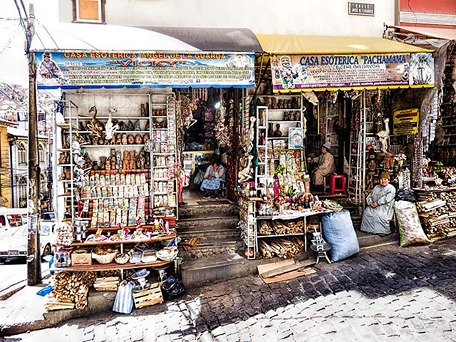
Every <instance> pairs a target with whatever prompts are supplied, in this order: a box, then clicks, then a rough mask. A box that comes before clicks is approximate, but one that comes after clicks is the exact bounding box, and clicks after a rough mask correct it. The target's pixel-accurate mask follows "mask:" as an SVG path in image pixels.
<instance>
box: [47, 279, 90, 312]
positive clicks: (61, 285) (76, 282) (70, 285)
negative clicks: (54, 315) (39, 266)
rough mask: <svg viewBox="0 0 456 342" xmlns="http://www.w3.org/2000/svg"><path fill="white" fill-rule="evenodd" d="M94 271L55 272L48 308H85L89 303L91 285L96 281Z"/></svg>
mask: <svg viewBox="0 0 456 342" xmlns="http://www.w3.org/2000/svg"><path fill="white" fill-rule="evenodd" d="M95 279H96V275H95V273H94V272H60V273H56V274H55V280H54V289H53V290H52V292H51V294H50V295H49V302H48V305H47V306H46V308H47V309H48V310H56V309H68V308H70V306H71V304H73V305H74V307H75V308H76V309H84V308H85V307H86V306H87V303H88V293H89V289H90V287H91V286H92V285H93V283H94V282H95Z"/></svg>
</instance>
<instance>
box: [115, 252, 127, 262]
mask: <svg viewBox="0 0 456 342" xmlns="http://www.w3.org/2000/svg"><path fill="white" fill-rule="evenodd" d="M129 259H130V256H129V255H128V254H127V253H117V255H116V258H115V260H116V262H117V263H118V264H126V263H127V262H128V260H129Z"/></svg>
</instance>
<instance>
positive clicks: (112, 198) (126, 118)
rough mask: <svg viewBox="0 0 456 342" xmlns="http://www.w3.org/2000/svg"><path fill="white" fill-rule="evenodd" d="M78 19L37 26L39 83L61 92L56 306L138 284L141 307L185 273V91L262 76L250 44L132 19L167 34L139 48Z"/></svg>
mask: <svg viewBox="0 0 456 342" xmlns="http://www.w3.org/2000/svg"><path fill="white" fill-rule="evenodd" d="M78 26H80V30H79V31H78V30H77V29H76V32H73V33H71V32H70V31H71V30H74V29H75V28H74V26H73V27H70V26H68V27H66V28H61V29H62V30H63V31H59V33H58V34H57V33H56V32H57V31H53V30H42V31H39V32H38V35H39V36H40V40H39V42H38V43H36V46H35V47H34V60H35V62H36V64H37V70H38V75H37V80H36V82H37V85H38V89H60V90H61V91H62V98H61V101H58V103H56V112H55V131H54V136H53V141H54V153H53V155H54V160H53V164H54V179H55V183H56V184H55V186H54V198H53V201H54V208H55V211H56V214H57V217H58V219H59V223H58V224H57V226H58V228H57V229H56V231H57V242H56V251H55V270H56V272H57V273H56V277H55V283H54V291H53V292H52V297H51V298H52V299H51V302H52V305H50V306H49V310H51V309H59V308H69V307H72V305H73V306H75V307H76V308H79V309H81V308H84V307H85V306H86V304H87V296H88V294H89V292H90V290H92V289H93V287H92V285H93V286H94V287H95V289H96V290H98V291H100V290H101V291H118V294H119V293H120V292H121V290H122V291H130V292H133V293H134V294H135V295H134V296H133V297H134V298H135V300H136V299H137V302H136V301H135V305H136V307H142V306H144V305H145V304H144V303H150V304H154V303H158V302H160V300H159V298H161V292H160V288H161V289H164V287H163V286H165V285H166V284H167V283H166V282H165V281H166V280H167V279H168V280H169V279H171V277H170V276H171V275H172V276H178V274H177V273H176V270H177V269H178V266H179V265H178V260H179V258H178V256H177V254H178V248H177V244H178V239H177V236H178V229H177V220H178V213H179V202H180V195H181V194H180V190H181V188H180V181H181V179H180V177H181V176H182V173H181V171H182V159H183V158H182V154H181V152H182V150H183V145H182V144H181V142H182V136H181V135H180V134H181V130H182V129H183V128H185V126H187V125H188V124H189V122H188V120H190V119H191V115H192V111H191V109H190V111H187V112H186V110H188V109H189V107H188V105H189V103H190V102H192V101H193V100H194V99H193V98H190V101H186V100H185V98H184V97H185V96H184V94H183V91H182V90H185V89H189V88H190V87H194V88H198V89H199V91H198V92H193V91H190V92H189V93H190V94H199V95H202V94H204V93H205V91H206V92H207V90H204V89H207V88H210V87H218V88H220V89H223V88H236V89H240V94H241V97H242V89H244V88H248V87H252V86H253V85H254V76H253V52H251V51H250V52H249V51H247V52H246V51H242V52H213V50H212V51H211V52H205V51H201V50H199V49H198V48H195V47H193V46H191V45H189V44H187V43H184V42H182V41H179V40H176V39H174V38H169V40H166V39H165V38H166V36H163V35H162V34H158V33H156V32H148V31H147V30H141V29H133V28H126V31H125V32H131V33H135V32H136V34H137V35H139V36H140V37H147V36H148V35H153V36H155V37H156V38H158V37H160V38H162V39H164V40H165V42H166V43H164V45H163V47H162V48H160V46H159V44H158V43H157V41H158V39H151V42H153V43H151V44H152V45H151V48H150V50H149V49H148V45H147V44H144V42H141V43H142V48H141V49H136V48H133V47H134V46H135V44H134V43H133V42H131V41H129V42H128V43H126V44H125V46H123V45H122V44H121V43H122V42H120V41H118V42H112V40H102V39H100V36H97V37H96V38H94V37H95V35H93V34H91V32H90V29H89V28H90V26H91V25H78ZM113 29H115V28H113ZM96 30H97V32H98V33H99V34H100V35H102V34H103V33H104V34H111V33H112V32H111V31H109V30H110V28H109V27H105V29H100V28H99V27H97V28H96ZM145 31H146V32H145ZM92 33H93V32H92ZM72 34H74V36H72ZM85 34H87V35H88V36H87V37H84V35H85ZM69 36H72V37H73V39H71V40H69V42H68V41H66V40H65V37H69ZM122 36H124V35H122ZM74 37H78V38H77V39H74ZM85 38H87V39H85ZM59 39H62V40H61V41H60V40H59ZM43 42H44V45H43V46H41V45H40V43H43ZM116 43H117V44H116ZM72 44H73V46H75V47H72ZM81 44H82V45H83V47H81ZM157 44H158V45H157ZM173 44H174V45H173ZM140 45H141V44H140ZM172 46H174V48H173V47H172ZM126 47H127V48H126ZM201 89H203V90H201ZM217 93H218V92H217ZM227 114H230V112H227ZM231 114H232V113H231ZM223 119H226V120H228V118H226V117H223ZM214 148H215V146H214ZM147 279H148V280H149V281H147ZM151 280H152V282H150V281H151ZM124 281H125V282H126V283H124ZM157 281H158V283H159V286H158V290H157V286H156V283H157ZM125 284H133V286H132V288H130V286H129V285H128V286H127V285H125ZM171 285H172V284H170V286H171ZM165 287H166V286H165ZM165 295H166V293H165ZM165 297H166V296H165Z"/></svg>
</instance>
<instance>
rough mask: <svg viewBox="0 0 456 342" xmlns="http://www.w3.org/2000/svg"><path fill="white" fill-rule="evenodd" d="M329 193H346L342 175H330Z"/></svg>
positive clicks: (345, 184)
mask: <svg viewBox="0 0 456 342" xmlns="http://www.w3.org/2000/svg"><path fill="white" fill-rule="evenodd" d="M329 193H330V194H331V195H334V194H336V193H342V194H344V195H345V194H346V193H347V182H346V179H345V176H344V175H331V179H330V182H329Z"/></svg>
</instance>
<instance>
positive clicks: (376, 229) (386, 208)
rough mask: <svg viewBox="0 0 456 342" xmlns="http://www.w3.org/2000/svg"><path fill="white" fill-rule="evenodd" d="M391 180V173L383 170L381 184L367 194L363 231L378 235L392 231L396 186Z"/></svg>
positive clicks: (362, 223) (362, 224)
mask: <svg viewBox="0 0 456 342" xmlns="http://www.w3.org/2000/svg"><path fill="white" fill-rule="evenodd" d="M389 181H390V175H389V173H388V172H386V171H382V172H381V173H380V184H377V185H376V186H375V187H374V188H373V189H372V193H371V194H369V195H368V196H367V198H366V203H367V207H366V208H365V209H364V212H363V220H362V222H361V231H362V232H365V233H369V234H378V235H387V234H390V233H391V228H390V221H391V219H392V218H393V214H394V198H395V196H396V188H395V187H394V186H393V185H391V184H390V182H389Z"/></svg>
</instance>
